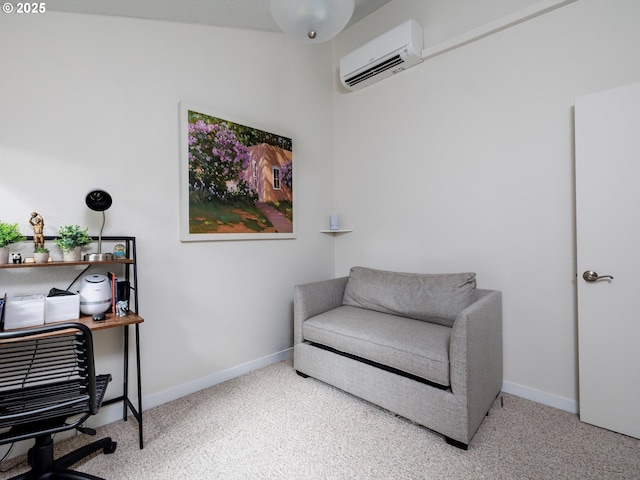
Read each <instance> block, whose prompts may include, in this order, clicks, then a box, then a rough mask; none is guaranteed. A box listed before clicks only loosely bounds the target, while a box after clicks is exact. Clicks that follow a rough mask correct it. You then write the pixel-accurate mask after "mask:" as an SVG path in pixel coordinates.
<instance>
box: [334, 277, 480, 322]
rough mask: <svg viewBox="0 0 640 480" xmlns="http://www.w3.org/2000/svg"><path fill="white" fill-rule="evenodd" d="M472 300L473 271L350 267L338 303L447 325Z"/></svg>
mask: <svg viewBox="0 0 640 480" xmlns="http://www.w3.org/2000/svg"><path fill="white" fill-rule="evenodd" d="M475 299H476V274H475V273H450V274H449V273H447V274H435V275H432V274H418V273H402V272H385V271H382V270H375V269H373V268H365V267H353V268H352V269H351V272H350V273H349V280H348V282H347V286H346V288H345V292H344V298H343V300H342V304H343V305H349V306H352V307H360V308H366V309H368V310H375V311H378V312H383V313H391V314H393V315H400V316H403V317H409V318H413V319H416V320H427V321H429V322H433V323H440V324H442V325H446V326H448V327H450V326H451V325H453V322H454V320H455V319H456V316H457V315H458V313H460V312H461V311H462V310H464V309H465V308H467V307H468V306H469V305H471V304H472V303H473V302H474V301H475Z"/></svg>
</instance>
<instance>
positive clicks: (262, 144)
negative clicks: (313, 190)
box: [180, 102, 295, 241]
mask: <svg viewBox="0 0 640 480" xmlns="http://www.w3.org/2000/svg"><path fill="white" fill-rule="evenodd" d="M293 143H294V142H293V138H292V137H291V136H289V135H283V134H281V133H276V132H274V131H271V129H268V130H267V129H265V128H258V127H256V126H252V125H249V124H247V123H246V122H242V121H238V120H236V119H232V118H230V117H228V116H221V115H218V114H217V113H213V112H210V111H208V110H206V109H203V108H200V107H194V106H191V105H188V104H186V103H184V102H181V103H180V240H182V241H207V240H254V239H261V240H262V239H264V240H266V239H290V238H295V208H294V195H293V194H294V190H295V168H294V157H293Z"/></svg>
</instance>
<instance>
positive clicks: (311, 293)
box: [293, 277, 349, 345]
mask: <svg viewBox="0 0 640 480" xmlns="http://www.w3.org/2000/svg"><path fill="white" fill-rule="evenodd" d="M348 279H349V277H340V278H334V279H331V280H323V281H321V282H314V283H306V284H304V285H296V286H295V288H294V293H293V344H294V345H295V344H297V343H301V342H302V341H303V340H304V339H303V336H302V323H303V322H304V321H305V320H307V319H308V318H311V317H315V316H316V315H319V314H321V313H324V312H327V311H329V310H333V309H334V308H338V307H339V306H340V305H342V297H343V296H344V289H345V287H346V285H347V280H348Z"/></svg>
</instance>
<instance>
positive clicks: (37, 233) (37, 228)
mask: <svg viewBox="0 0 640 480" xmlns="http://www.w3.org/2000/svg"><path fill="white" fill-rule="evenodd" d="M29 223H30V224H31V226H32V227H33V248H34V249H35V248H38V247H44V234H43V232H44V219H43V218H42V216H41V215H40V214H39V213H37V212H31V218H30V219H29Z"/></svg>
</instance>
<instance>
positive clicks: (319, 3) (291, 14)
mask: <svg viewBox="0 0 640 480" xmlns="http://www.w3.org/2000/svg"><path fill="white" fill-rule="evenodd" d="M353 8H354V0H271V15H273V18H274V20H275V21H276V23H277V24H278V25H279V26H280V28H281V29H282V30H283V31H284V32H285V33H288V34H289V35H292V36H294V37H295V38H297V39H298V40H301V41H303V42H307V43H322V42H326V41H327V40H330V39H332V38H333V37H335V36H336V35H337V34H338V33H340V32H341V31H342V29H343V28H344V27H346V26H347V23H349V20H350V19H351V16H352V15H353Z"/></svg>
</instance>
